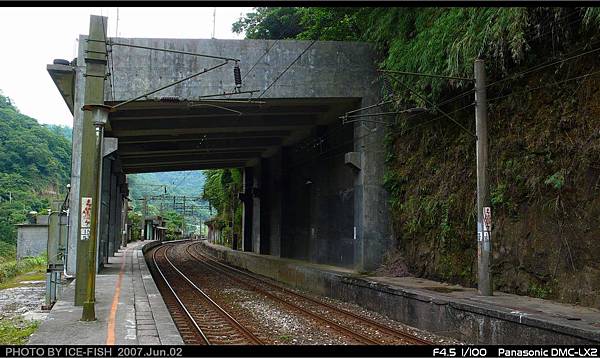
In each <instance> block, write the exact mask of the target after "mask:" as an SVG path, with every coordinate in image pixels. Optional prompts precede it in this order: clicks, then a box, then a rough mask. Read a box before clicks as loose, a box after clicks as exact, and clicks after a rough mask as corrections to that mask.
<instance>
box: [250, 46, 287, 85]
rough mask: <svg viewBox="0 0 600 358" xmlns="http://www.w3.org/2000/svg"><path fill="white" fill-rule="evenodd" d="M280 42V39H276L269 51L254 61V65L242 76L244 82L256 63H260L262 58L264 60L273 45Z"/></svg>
mask: <svg viewBox="0 0 600 358" xmlns="http://www.w3.org/2000/svg"><path fill="white" fill-rule="evenodd" d="M278 42H279V39H277V40H275V41H274V42H273V43H272V44H271V46H270V47H269V48H268V49H267V51H265V53H263V54H262V55H261V56H260V57H259V58H258V60H256V62H254V64H253V65H252V67H250V69H249V70H248V72H246V73H245V74H244V76H243V77H242V82H243V81H244V79H246V77H247V76H248V74H249V73H250V72H252V70H254V67H256V65H258V63H259V62H260V60H262V59H263V58H264V57H265V56H266V55H267V54H268V53H269V52H270V51H271V50H272V49H273V47H275V45H276V44H277V43H278Z"/></svg>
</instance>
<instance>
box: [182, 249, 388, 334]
mask: <svg viewBox="0 0 600 358" xmlns="http://www.w3.org/2000/svg"><path fill="white" fill-rule="evenodd" d="M192 245H193V244H192ZM192 245H188V246H187V247H186V252H188V254H189V255H190V256H191V257H192V258H194V260H196V261H197V262H199V263H200V264H203V265H205V266H206V267H208V268H209V269H212V270H213V271H216V272H221V273H223V274H224V275H227V276H228V277H229V278H231V279H232V280H234V281H236V282H238V283H241V284H243V285H246V286H249V287H251V288H252V289H253V290H255V291H256V292H259V293H261V294H264V295H265V296H267V297H269V298H271V299H272V300H274V301H277V302H280V303H282V304H284V305H286V306H288V307H291V308H292V309H295V310H298V311H300V312H302V313H304V314H305V315H307V316H309V317H310V318H313V319H315V320H317V321H320V322H323V323H327V324H329V325H330V326H331V328H332V329H334V330H337V331H341V332H342V333H343V334H345V335H347V336H350V337H351V338H354V339H356V340H358V341H360V342H363V343H367V344H373V345H375V344H381V343H380V342H378V341H376V340H374V339H371V338H370V337H367V336H365V335H363V334H361V333H357V332H355V331H353V330H351V329H349V328H346V327H344V326H342V325H340V324H339V323H337V322H335V321H332V320H330V319H328V318H325V317H321V316H319V315H318V314H316V313H314V312H311V311H309V310H308V309H306V308H304V307H301V306H299V305H296V304H293V303H291V302H288V301H286V300H284V299H282V298H281V297H278V296H276V295H274V294H273V293H271V292H268V291H267V290H264V289H261V288H260V287H258V286H256V285H253V284H251V283H249V282H247V281H243V280H240V279H239V278H237V277H235V276H233V275H232V274H231V273H229V272H227V271H225V270H224V269H221V268H218V267H215V266H214V265H211V264H209V263H207V262H206V260H201V259H199V258H198V257H196V256H194V254H192V253H191V252H190V251H189V248H190V246H192ZM202 256H204V255H202Z"/></svg>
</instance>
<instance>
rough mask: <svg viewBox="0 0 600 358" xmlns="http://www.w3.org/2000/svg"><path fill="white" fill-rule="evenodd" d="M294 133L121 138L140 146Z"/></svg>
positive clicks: (280, 136) (267, 132) (122, 140)
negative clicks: (140, 144)
mask: <svg viewBox="0 0 600 358" xmlns="http://www.w3.org/2000/svg"><path fill="white" fill-rule="evenodd" d="M291 133H292V132H291V131H289V130H279V131H258V132H257V131H254V132H234V131H227V132H222V133H210V134H205V135H202V134H200V135H199V134H180V135H155V136H146V137H121V138H120V143H121V144H138V143H169V142H182V141H192V140H193V141H199V140H201V141H203V142H210V141H213V140H221V139H233V140H238V139H263V138H282V137H286V136H288V135H290V134H291Z"/></svg>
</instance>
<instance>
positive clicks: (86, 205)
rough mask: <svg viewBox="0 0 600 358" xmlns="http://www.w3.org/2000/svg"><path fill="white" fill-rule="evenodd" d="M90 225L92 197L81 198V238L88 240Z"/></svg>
mask: <svg viewBox="0 0 600 358" xmlns="http://www.w3.org/2000/svg"><path fill="white" fill-rule="evenodd" d="M91 226H92V198H86V197H84V198H81V238H80V239H81V240H89V238H90V231H91V229H90V228H91Z"/></svg>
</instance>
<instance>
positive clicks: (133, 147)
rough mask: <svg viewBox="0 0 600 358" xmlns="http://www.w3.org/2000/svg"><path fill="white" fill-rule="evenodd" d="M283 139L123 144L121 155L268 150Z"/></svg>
mask: <svg viewBox="0 0 600 358" xmlns="http://www.w3.org/2000/svg"><path fill="white" fill-rule="evenodd" d="M281 142H282V140H281V138H241V139H224V140H213V141H210V142H208V141H204V140H202V139H201V138H200V139H198V138H196V139H194V140H190V139H187V140H180V141H176V142H161V143H141V144H122V145H121V150H120V153H121V154H122V155H138V154H143V155H155V154H158V153H170V152H172V153H177V152H181V153H183V152H193V151H213V150H216V151H219V150H224V149H245V150H251V149H252V148H266V147H270V146H276V145H280V144H281Z"/></svg>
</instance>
